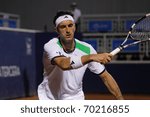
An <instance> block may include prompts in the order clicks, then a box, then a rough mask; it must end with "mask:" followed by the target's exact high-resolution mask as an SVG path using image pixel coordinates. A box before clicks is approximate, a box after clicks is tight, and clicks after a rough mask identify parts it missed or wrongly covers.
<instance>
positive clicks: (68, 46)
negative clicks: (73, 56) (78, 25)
mask: <svg viewBox="0 0 150 117" xmlns="http://www.w3.org/2000/svg"><path fill="white" fill-rule="evenodd" d="M60 41H61V44H62V47H63V49H64V50H65V51H66V52H71V51H73V50H74V48H75V41H74V40H72V41H62V40H60Z"/></svg>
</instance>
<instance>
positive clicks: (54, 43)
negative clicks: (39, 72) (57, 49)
mask: <svg viewBox="0 0 150 117" xmlns="http://www.w3.org/2000/svg"><path fill="white" fill-rule="evenodd" d="M57 43H58V38H52V39H50V40H49V41H48V42H47V43H45V44H44V47H54V46H57V45H58V44H57Z"/></svg>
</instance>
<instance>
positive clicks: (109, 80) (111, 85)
mask: <svg viewBox="0 0 150 117" xmlns="http://www.w3.org/2000/svg"><path fill="white" fill-rule="evenodd" d="M100 77H101V78H102V80H103V82H104V84H105V85H106V87H107V88H108V90H109V91H110V92H111V93H112V94H113V95H114V96H115V98H116V99H118V100H123V96H122V93H121V91H120V88H119V86H118V84H117V83H116V81H115V80H114V78H113V77H112V76H111V75H110V74H109V73H108V72H107V71H106V70H105V71H104V72H103V73H102V74H100Z"/></svg>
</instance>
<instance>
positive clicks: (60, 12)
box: [53, 11, 73, 26]
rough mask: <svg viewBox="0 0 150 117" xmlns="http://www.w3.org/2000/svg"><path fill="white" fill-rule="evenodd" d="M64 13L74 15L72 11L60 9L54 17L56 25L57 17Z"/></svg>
mask: <svg viewBox="0 0 150 117" xmlns="http://www.w3.org/2000/svg"><path fill="white" fill-rule="evenodd" d="M63 15H71V16H72V17H73V14H72V13H71V12H70V11H58V12H57V13H56V15H55V17H54V19H53V24H54V26H55V25H56V24H55V21H56V19H57V18H58V17H60V16H63Z"/></svg>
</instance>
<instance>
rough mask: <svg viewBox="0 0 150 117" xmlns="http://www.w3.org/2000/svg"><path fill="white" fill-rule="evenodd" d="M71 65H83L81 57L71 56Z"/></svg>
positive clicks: (73, 66)
mask: <svg viewBox="0 0 150 117" xmlns="http://www.w3.org/2000/svg"><path fill="white" fill-rule="evenodd" d="M70 65H71V67H72V68H73V69H77V68H80V67H82V66H83V64H82V61H81V57H75V56H73V57H71V58H70Z"/></svg>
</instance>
